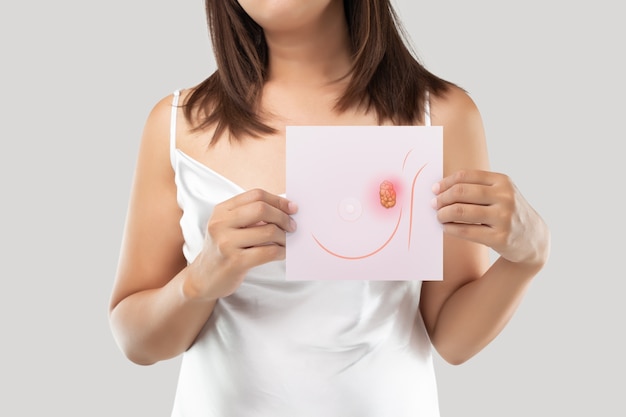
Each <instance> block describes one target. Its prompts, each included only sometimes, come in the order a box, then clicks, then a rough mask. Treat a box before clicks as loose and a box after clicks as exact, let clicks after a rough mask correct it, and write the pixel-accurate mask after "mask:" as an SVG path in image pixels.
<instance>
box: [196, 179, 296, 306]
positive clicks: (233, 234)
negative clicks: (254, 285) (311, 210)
mask: <svg viewBox="0 0 626 417" xmlns="http://www.w3.org/2000/svg"><path fill="white" fill-rule="evenodd" d="M296 211H297V207H296V205H295V204H294V203H292V202H290V201H289V200H287V199H286V198H283V197H280V196H277V195H275V194H271V193H268V192H266V191H263V190H260V189H254V190H250V191H246V192H244V193H242V194H239V195H237V196H235V197H233V198H231V199H229V200H226V201H224V202H222V203H220V204H218V205H217V206H215V209H214V211H213V215H212V216H211V218H210V220H209V223H208V225H207V233H206V239H205V244H204V249H203V251H202V252H201V253H200V255H199V256H198V257H197V258H196V260H194V262H193V263H192V264H191V265H190V267H191V268H192V270H193V273H192V274H191V276H190V280H191V282H190V284H191V286H190V287H189V286H186V291H185V292H187V293H188V294H191V295H192V296H195V297H200V298H206V299H212V300H214V299H217V298H220V297H225V296H228V295H230V294H232V293H233V292H234V291H235V290H236V289H237V288H238V287H239V285H241V282H242V281H243V279H244V277H245V275H246V273H247V271H248V270H249V269H250V268H252V267H255V266H258V265H261V264H264V263H267V262H271V261H277V260H281V259H284V258H285V240H286V236H285V234H286V232H293V231H295V229H296V224H295V222H294V220H293V219H292V218H291V217H290V216H291V215H292V214H294V213H295V212H296ZM190 291H191V292H190Z"/></svg>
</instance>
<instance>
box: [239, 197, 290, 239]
mask: <svg viewBox="0 0 626 417" xmlns="http://www.w3.org/2000/svg"><path fill="white" fill-rule="evenodd" d="M231 213H232V216H233V218H232V224H231V225H232V227H235V228H242V227H250V226H254V225H263V224H275V225H276V226H278V227H280V228H281V229H282V230H284V231H287V232H293V231H295V230H296V223H295V221H294V220H293V219H292V218H291V217H290V216H289V215H288V214H287V213H285V212H284V211H282V210H280V209H278V208H276V207H275V206H273V205H271V204H268V203H267V202H266V201H253V202H251V203H249V204H246V205H244V206H240V207H237V208H235V209H233V210H231Z"/></svg>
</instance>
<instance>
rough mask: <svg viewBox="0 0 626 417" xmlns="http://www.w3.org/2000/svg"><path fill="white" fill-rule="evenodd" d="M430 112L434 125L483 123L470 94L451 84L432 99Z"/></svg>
mask: <svg viewBox="0 0 626 417" xmlns="http://www.w3.org/2000/svg"><path fill="white" fill-rule="evenodd" d="M430 112H431V117H432V121H433V124H435V125H441V126H461V125H467V124H474V123H477V122H479V123H481V124H482V121H481V115H480V111H479V109H478V106H477V105H476V102H475V101H474V100H473V99H472V97H471V96H470V94H469V93H468V92H467V91H466V90H465V89H463V88H461V87H459V86H457V85H454V84H451V85H450V86H449V87H448V88H447V89H446V90H445V91H442V92H440V93H438V94H436V95H433V96H431V98H430Z"/></svg>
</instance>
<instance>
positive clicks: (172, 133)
mask: <svg viewBox="0 0 626 417" xmlns="http://www.w3.org/2000/svg"><path fill="white" fill-rule="evenodd" d="M179 97H180V90H176V91H174V98H173V99H172V113H171V116H170V161H171V162H172V168H174V169H176V167H175V166H174V161H175V159H174V152H175V151H176V116H177V115H178V98H179Z"/></svg>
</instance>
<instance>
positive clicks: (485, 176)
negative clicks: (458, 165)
mask: <svg viewBox="0 0 626 417" xmlns="http://www.w3.org/2000/svg"><path fill="white" fill-rule="evenodd" d="M497 175H498V174H496V173H494V172H489V171H481V170H461V171H457V172H455V173H454V174H452V175H449V176H447V177H445V178H443V179H442V180H441V181H439V182H437V183H435V184H434V185H433V188H432V191H433V193H435V194H440V193H442V192H444V191H446V190H447V189H449V188H450V187H452V186H453V185H455V184H478V185H487V186H489V185H493V184H495V183H496V181H497Z"/></svg>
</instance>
